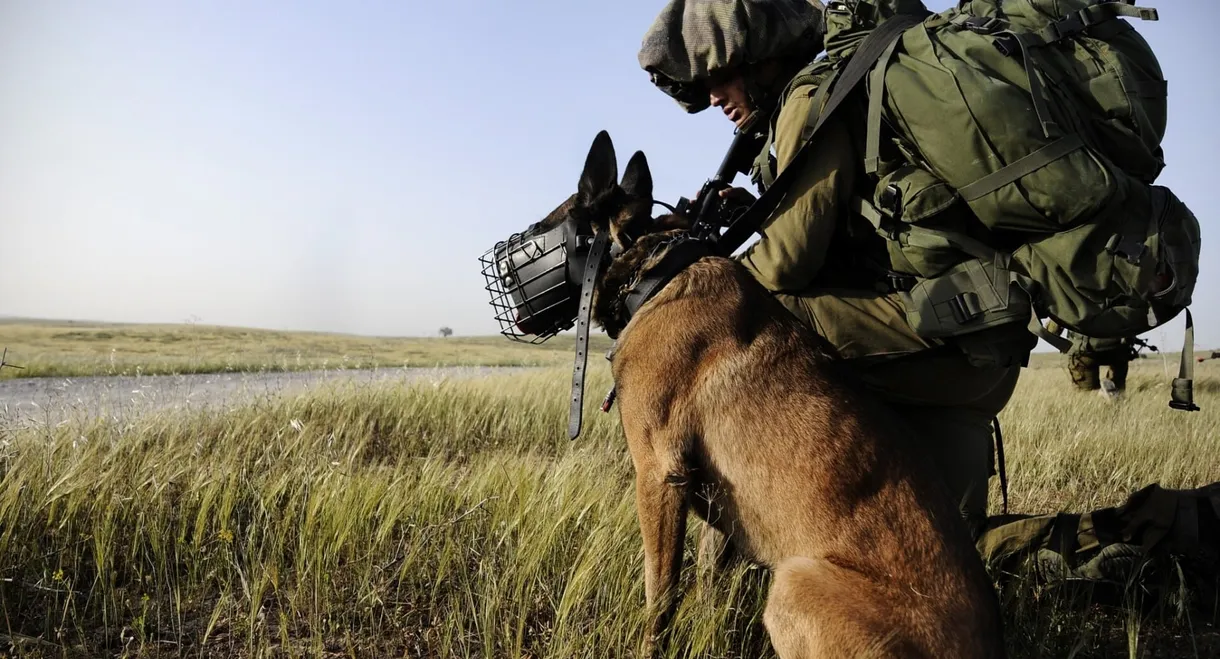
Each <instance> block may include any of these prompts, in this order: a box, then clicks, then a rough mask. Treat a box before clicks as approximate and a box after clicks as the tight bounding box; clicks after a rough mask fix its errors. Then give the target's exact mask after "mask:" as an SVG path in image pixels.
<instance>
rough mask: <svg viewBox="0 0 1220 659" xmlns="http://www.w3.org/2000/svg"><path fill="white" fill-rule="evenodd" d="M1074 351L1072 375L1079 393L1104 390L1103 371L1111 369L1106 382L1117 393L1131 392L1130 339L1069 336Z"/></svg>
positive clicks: (1071, 355) (1069, 334) (1069, 356)
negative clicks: (1108, 381) (1102, 385)
mask: <svg viewBox="0 0 1220 659" xmlns="http://www.w3.org/2000/svg"><path fill="white" fill-rule="evenodd" d="M1068 338H1070V339H1072V349H1071V351H1069V352H1068V373H1070V374H1071V375H1072V384H1074V385H1076V387H1077V388H1078V389H1084V390H1085V391H1094V390H1097V389H1100V388H1101V367H1102V366H1105V367H1107V372H1106V379H1108V380H1110V381H1111V382H1113V383H1114V387H1115V389H1116V390H1117V391H1122V390H1123V389H1126V388H1127V370H1128V367H1129V366H1130V363H1131V357H1132V351H1131V343H1130V342H1128V341H1127V340H1126V339H1095V338H1091V337H1087V336H1084V335H1081V334H1076V333H1075V332H1069V333H1068Z"/></svg>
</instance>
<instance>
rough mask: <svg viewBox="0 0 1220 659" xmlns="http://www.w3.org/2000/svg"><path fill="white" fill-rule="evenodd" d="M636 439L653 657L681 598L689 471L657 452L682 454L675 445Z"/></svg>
mask: <svg viewBox="0 0 1220 659" xmlns="http://www.w3.org/2000/svg"><path fill="white" fill-rule="evenodd" d="M629 443H630V444H634V445H633V447H632V458H633V460H634V462H635V470H636V478H635V503H636V514H637V516H638V517H639V521H640V533H641V535H642V536H643V539H644V595H645V597H646V599H647V604H648V611H649V615H650V617H651V619H652V620H651V625H650V629H649V633H648V637H647V639H645V644H644V651H645V656H651V654H652V652H653V651H654V649H655V643H656V640H657V637H658V636H659V635H660V633H661V632H662V631H663V630H664V629H665V628H666V626H667V625H668V623H669V618H670V616H671V615H673V610H674V607H675V605H676V603H677V600H676V597H675V595H676V593H675V591H676V589H677V585H678V572H679V570H680V569H681V566H682V545H683V540H684V539H685V537H686V512H687V502H686V488H687V487H688V481H687V475H686V473H685V470H684V469H683V466H682V464H681V463H680V461H679V460H678V459H677V458H676V457H674V458H673V459H664V458H661V457H660V456H658V454H657V451H654V450H652V449H653V447H654V446H657V448H660V449H661V450H660V453H662V455H669V456H678V455H681V451H672V450H671V451H667V450H664V448H673V445H669V446H666V447H664V448H662V446H663V445H655V444H653V443H648V444H646V445H643V446H641V445H640V444H635V443H632V442H629Z"/></svg>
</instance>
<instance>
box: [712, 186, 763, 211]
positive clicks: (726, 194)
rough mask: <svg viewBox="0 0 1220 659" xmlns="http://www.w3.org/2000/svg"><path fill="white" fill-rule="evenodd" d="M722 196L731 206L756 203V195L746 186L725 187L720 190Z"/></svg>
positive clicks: (726, 203)
mask: <svg viewBox="0 0 1220 659" xmlns="http://www.w3.org/2000/svg"><path fill="white" fill-rule="evenodd" d="M720 198H721V199H723V200H724V201H725V205H727V206H728V207H729V208H736V207H739V206H749V205H751V204H753V203H754V201H755V199H754V195H753V194H752V193H751V192H750V191H749V190H747V189H745V188H725V189H723V190H721V191H720Z"/></svg>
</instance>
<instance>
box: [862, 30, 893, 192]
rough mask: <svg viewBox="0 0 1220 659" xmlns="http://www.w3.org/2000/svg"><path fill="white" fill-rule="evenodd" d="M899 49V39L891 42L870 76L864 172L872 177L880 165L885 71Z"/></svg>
mask: <svg viewBox="0 0 1220 659" xmlns="http://www.w3.org/2000/svg"><path fill="white" fill-rule="evenodd" d="M897 47H898V39H895V40H894V41H892V42H890V45H889V47H888V48H886V49H885V52H884V53H882V54H881V58H880V59H878V60H877V65H876V66H874V67H873V72H872V73H871V74H869V77H870V78H871V79H870V80H869V87H868V133H867V136H866V137H865V142H864V145H865V146H864V172H865V173H866V174H868V175H870V176H871V175H873V174H876V173H877V167H878V166H879V165H880V154H881V111H882V109H883V106H882V104H881V101H882V99H883V98H884V97H885V69H886V66H887V65H888V64H889V62H890V58H891V57H893V56H894V49H895V48H897Z"/></svg>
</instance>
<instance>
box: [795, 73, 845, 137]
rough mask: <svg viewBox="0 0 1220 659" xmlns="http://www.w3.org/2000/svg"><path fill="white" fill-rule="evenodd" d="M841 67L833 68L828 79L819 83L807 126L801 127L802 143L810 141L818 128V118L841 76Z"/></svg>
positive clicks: (807, 119)
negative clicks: (831, 89) (832, 88)
mask: <svg viewBox="0 0 1220 659" xmlns="http://www.w3.org/2000/svg"><path fill="white" fill-rule="evenodd" d="M839 72H840V69H831V71H830V73H829V74H828V75H827V76H826V79H825V80H823V81H822V84H820V85H818V90H817V91H816V92H814V94H813V103H812V105H810V108H809V116H808V117H805V126H804V127H803V128H801V143H802V144H804V143H805V142H808V141H809V138H811V137H813V131H814V129H816V128H817V125H818V119H820V118H821V117H822V107H823V106H825V105H826V97H828V96H830V88H831V87H833V86H834V84H835V80H837V79H838V78H839Z"/></svg>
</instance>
